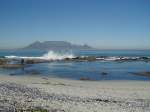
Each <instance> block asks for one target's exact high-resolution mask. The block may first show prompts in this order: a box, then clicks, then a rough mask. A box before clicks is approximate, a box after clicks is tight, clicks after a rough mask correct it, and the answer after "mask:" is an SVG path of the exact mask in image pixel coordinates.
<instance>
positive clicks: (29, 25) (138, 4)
mask: <svg viewBox="0 0 150 112" xmlns="http://www.w3.org/2000/svg"><path fill="white" fill-rule="evenodd" d="M0 39H1V40H0V48H17V47H23V46H26V45H28V44H30V43H32V42H34V41H36V40H39V41H47V40H56V41H57V40H64V41H69V42H72V43H75V44H85V43H86V44H89V45H91V46H94V47H97V48H100V49H150V0H0Z"/></svg>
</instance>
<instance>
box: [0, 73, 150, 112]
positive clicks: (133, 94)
mask: <svg viewBox="0 0 150 112" xmlns="http://www.w3.org/2000/svg"><path fill="white" fill-rule="evenodd" d="M149 93H150V82H149V81H127V80H124V81H77V80H70V79H59V78H48V77H44V76H43V77H38V76H30V75H28V76H4V75H0V110H2V111H5V112H6V111H7V110H9V111H10V110H12V112H13V110H29V111H30V110H32V109H37V108H38V109H45V111H49V112H149V111H150V94H149ZM41 112H42V111H41Z"/></svg>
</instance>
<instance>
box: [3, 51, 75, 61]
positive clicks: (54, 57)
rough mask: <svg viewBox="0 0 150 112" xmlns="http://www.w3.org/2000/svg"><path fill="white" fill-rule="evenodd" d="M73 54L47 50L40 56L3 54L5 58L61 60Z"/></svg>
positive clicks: (72, 56)
mask: <svg viewBox="0 0 150 112" xmlns="http://www.w3.org/2000/svg"><path fill="white" fill-rule="evenodd" d="M74 57H75V56H74V55H73V54H72V53H62V52H61V53H60V52H54V51H49V52H48V53H46V54H44V55H42V56H40V57H30V56H5V58H9V59H43V60H63V59H65V58H70V59H71V58H74Z"/></svg>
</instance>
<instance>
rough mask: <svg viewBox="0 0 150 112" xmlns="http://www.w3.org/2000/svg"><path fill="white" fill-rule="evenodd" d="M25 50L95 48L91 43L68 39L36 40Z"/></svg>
mask: <svg viewBox="0 0 150 112" xmlns="http://www.w3.org/2000/svg"><path fill="white" fill-rule="evenodd" d="M23 49H24V50H93V49H94V48H92V47H91V46H89V45H86V44H85V45H75V44H72V43H70V42H66V41H44V42H40V41H36V42H34V43H32V44H30V45H28V46H26V47H24V48H23Z"/></svg>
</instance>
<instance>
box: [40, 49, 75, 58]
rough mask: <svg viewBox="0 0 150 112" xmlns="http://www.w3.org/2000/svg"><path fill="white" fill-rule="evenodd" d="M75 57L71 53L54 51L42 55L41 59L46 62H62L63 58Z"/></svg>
mask: <svg viewBox="0 0 150 112" xmlns="http://www.w3.org/2000/svg"><path fill="white" fill-rule="evenodd" d="M74 57H75V56H74V55H73V54H72V53H68V52H65V53H64V52H63V53H62V52H54V51H49V52H48V53H46V54H44V55H43V56H42V58H44V59H48V60H63V59H65V58H70V59H72V58H74Z"/></svg>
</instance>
